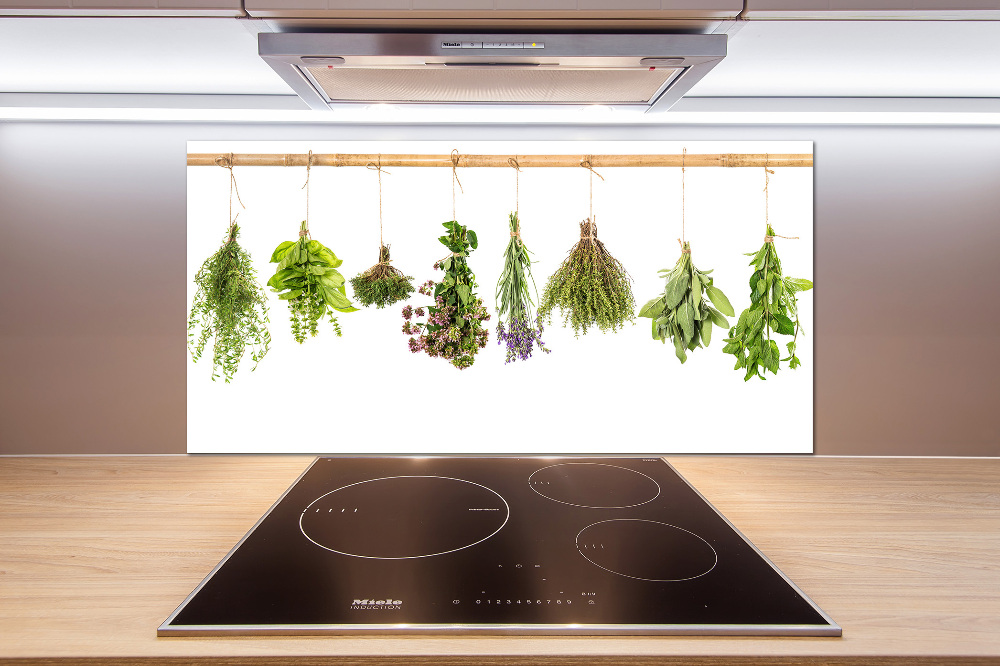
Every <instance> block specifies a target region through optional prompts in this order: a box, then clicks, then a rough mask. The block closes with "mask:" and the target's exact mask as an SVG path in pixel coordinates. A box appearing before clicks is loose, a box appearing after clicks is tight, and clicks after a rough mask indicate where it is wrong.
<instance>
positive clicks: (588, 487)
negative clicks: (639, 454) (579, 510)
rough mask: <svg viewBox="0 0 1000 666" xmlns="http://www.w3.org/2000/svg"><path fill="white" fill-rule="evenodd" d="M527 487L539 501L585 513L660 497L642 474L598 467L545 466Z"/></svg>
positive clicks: (588, 464)
mask: <svg viewBox="0 0 1000 666" xmlns="http://www.w3.org/2000/svg"><path fill="white" fill-rule="evenodd" d="M528 486H529V487H530V488H531V489H532V490H534V491H535V492H536V493H538V494H539V495H541V496H542V497H545V498H548V499H550V500H553V501H555V502H561V503H563V504H570V505H572V506H580V507H583V508H585V509H626V508H628V507H632V506H639V505H640V504H645V503H646V502H652V501H653V500H654V499H656V498H657V497H658V496H659V495H660V485H659V484H658V483H657V482H656V481H654V480H653V479H651V478H649V477H648V476H646V475H645V474H643V473H642V472H636V471H635V470H631V469H628V468H627V467H619V466H617V465H604V464H602V463H559V464H558V465H549V466H548V467H543V468H541V469H539V470H536V471H535V472H533V473H532V474H531V476H529V477H528Z"/></svg>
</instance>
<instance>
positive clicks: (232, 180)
mask: <svg viewBox="0 0 1000 666" xmlns="http://www.w3.org/2000/svg"><path fill="white" fill-rule="evenodd" d="M215 163H216V164H218V165H219V166H220V167H222V168H223V169H229V233H230V235H232V233H233V227H235V226H236V217H239V216H240V214H239V213H236V217H233V190H236V200H237V201H238V202H239V204H240V206H241V207H242V208H244V209H245V208H246V206H244V205H243V200H242V199H240V188H239V187H237V186H236V174H234V173H233V154H232V153H229V157H226V156H225V155H220V156H219V157H216V158H215Z"/></svg>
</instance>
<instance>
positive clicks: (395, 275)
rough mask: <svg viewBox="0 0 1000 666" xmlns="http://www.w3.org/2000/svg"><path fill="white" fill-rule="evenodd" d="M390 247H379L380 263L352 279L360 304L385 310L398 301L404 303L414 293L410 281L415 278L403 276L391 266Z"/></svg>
mask: <svg viewBox="0 0 1000 666" xmlns="http://www.w3.org/2000/svg"><path fill="white" fill-rule="evenodd" d="M389 261H391V260H390V259H389V246H388V245H382V246H380V247H379V252H378V263H377V264H375V265H374V266H372V267H371V268H369V269H368V270H366V271H365V272H364V273H359V274H358V275H357V276H355V277H352V278H351V287H352V288H353V289H354V298H356V299H357V300H358V302H359V303H361V304H362V305H364V306H365V307H368V306H370V305H374V306H376V307H378V308H384V307H385V306H386V305H392V304H393V303H395V302H397V301H403V300H406V299H407V298H409V297H410V294H412V293H413V285H412V284H411V283H410V280H412V279H413V276H410V275H403V272H402V271H400V270H399V269H398V268H396V267H395V266H391V265H390V264H389Z"/></svg>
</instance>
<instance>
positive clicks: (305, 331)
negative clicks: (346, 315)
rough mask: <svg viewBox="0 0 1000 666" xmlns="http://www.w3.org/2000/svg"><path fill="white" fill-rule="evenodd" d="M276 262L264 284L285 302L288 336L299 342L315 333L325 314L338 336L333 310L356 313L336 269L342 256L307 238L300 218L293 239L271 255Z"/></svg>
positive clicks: (273, 261)
mask: <svg viewBox="0 0 1000 666" xmlns="http://www.w3.org/2000/svg"><path fill="white" fill-rule="evenodd" d="M271 263H272V264H275V263H276V264H278V267H277V269H276V270H275V273H274V275H272V276H271V279H270V280H268V281H267V285H268V286H269V287H271V288H272V289H273V290H274V291H275V292H277V293H278V294H279V296H278V298H280V299H281V300H283V301H287V302H288V311H289V314H290V316H291V321H292V335H293V336H294V337H295V341H296V342H298V343H299V344H302V343H303V342H305V340H306V336H307V335H309V336H313V337H315V336H316V334H317V333H319V320H320V319H322V317H323V315H325V314H329V316H330V323H331V324H332V325H333V330H334V332H335V333H336V334H337V336H340V335H341V334H342V331H341V329H340V323H339V322H338V321H337V318H336V317H335V316H334V314H333V312H334V311H337V312H357V310H358V309H357V308H356V307H354V306H352V305H351V302H350V301H349V300H348V299H347V295H346V289H345V288H344V276H343V275H341V274H340V273H339V272H338V271H337V267H339V266H340V265H341V264H342V263H344V261H343V259H338V258H337V255H335V254H334V253H333V252H332V251H330V249H329V248H327V247H326V246H325V245H323V244H322V243H320V242H319V241H315V240H312V239H311V238H310V237H309V225H308V223H307V222H305V221H303V222H302V226H301V227H300V229H299V239H298V240H297V241H285V242H284V243H281V244H280V245H278V247H277V248H275V250H274V254H272V255H271Z"/></svg>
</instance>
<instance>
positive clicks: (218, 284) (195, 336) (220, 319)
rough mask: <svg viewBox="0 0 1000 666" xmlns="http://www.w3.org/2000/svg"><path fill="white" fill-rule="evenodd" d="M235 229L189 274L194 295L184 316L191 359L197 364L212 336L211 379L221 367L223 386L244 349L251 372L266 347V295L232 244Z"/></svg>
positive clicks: (248, 262)
mask: <svg viewBox="0 0 1000 666" xmlns="http://www.w3.org/2000/svg"><path fill="white" fill-rule="evenodd" d="M239 231H240V230H239V227H238V226H236V225H235V224H231V225H230V226H229V234H228V235H227V238H226V240H225V241H224V242H223V244H222V247H221V248H219V250H218V251H217V252H216V253H215V254H213V255H212V256H211V257H209V258H208V259H206V260H205V263H203V264H202V265H201V268H199V269H198V272H197V274H195V276H194V281H195V284H197V285H198V291H197V292H196V293H195V296H194V301H193V302H192V304H191V313H190V315H189V316H188V349H189V350H190V352H191V357H192V358H193V359H194V361H195V362H196V363H197V362H198V360H199V359H200V358H201V356H202V353H203V352H204V351H205V347H206V346H207V344H208V339H209V338H214V339H215V342H214V343H213V345H212V381H215V380H216V379H217V378H218V376H219V372H218V371H219V369H221V371H222V375H223V377H225V380H226V383H229V381H230V380H232V378H233V375H234V374H235V373H236V370H237V368H238V367H239V364H240V360H241V359H242V358H243V354H244V352H245V351H246V348H247V347H248V346H249V347H250V348H251V351H250V357H251V358H252V359H253V361H254V366H253V368H251V370H254V369H256V368H257V363H259V362H260V360H261V359H262V358H264V355H265V354H267V350H268V349H269V348H270V345H271V336H270V334H269V333H268V331H267V326H266V324H267V322H268V319H267V296H266V295H265V293H264V288H263V287H261V286H260V284H259V283H258V282H257V272H256V271H255V270H254V268H253V263H252V261H251V259H250V255H249V254H247V252H246V250H244V249H243V248H242V247H240V244H239V243H238V242H237V241H236V238H237V236H239ZM199 326H200V327H201V331H200V332H198V330H197V329H198V328H199Z"/></svg>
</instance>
